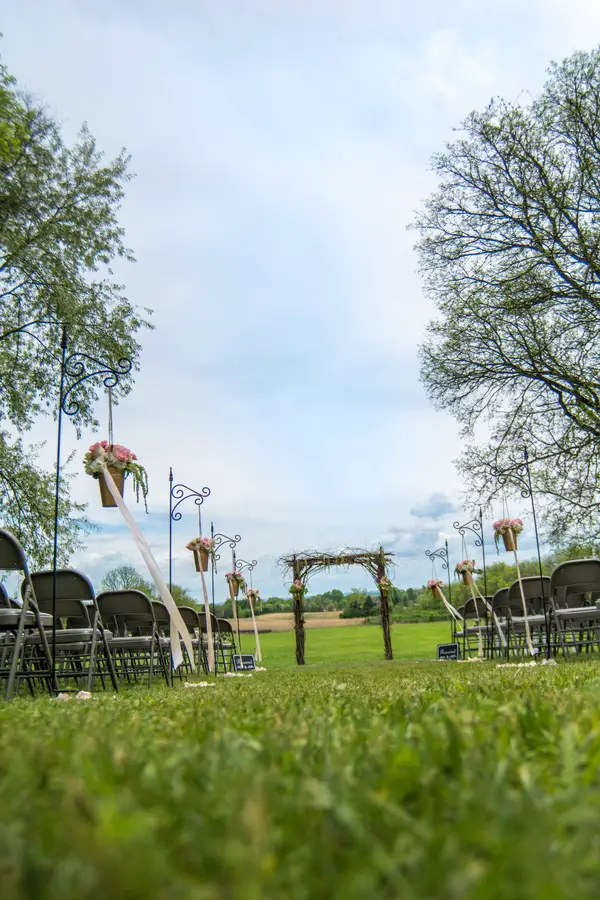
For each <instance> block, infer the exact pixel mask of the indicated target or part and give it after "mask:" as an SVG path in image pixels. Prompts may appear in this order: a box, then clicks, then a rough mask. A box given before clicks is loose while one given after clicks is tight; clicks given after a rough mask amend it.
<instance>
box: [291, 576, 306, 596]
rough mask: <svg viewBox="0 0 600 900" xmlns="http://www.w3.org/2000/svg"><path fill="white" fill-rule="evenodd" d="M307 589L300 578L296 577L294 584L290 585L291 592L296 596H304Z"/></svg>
mask: <svg viewBox="0 0 600 900" xmlns="http://www.w3.org/2000/svg"><path fill="white" fill-rule="evenodd" d="M307 590H308V588H307V587H306V585H305V584H304V583H303V582H302V581H300V579H299V578H296V580H295V581H294V582H293V584H291V585H290V594H292V595H293V596H294V597H304V595H305V594H306V592H307Z"/></svg>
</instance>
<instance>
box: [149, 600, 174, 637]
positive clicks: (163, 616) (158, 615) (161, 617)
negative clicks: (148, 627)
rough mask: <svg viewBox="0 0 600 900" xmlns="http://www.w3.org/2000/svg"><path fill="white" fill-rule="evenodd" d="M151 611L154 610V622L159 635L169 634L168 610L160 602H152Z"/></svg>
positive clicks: (169, 620) (169, 619) (169, 618)
mask: <svg viewBox="0 0 600 900" xmlns="http://www.w3.org/2000/svg"><path fill="white" fill-rule="evenodd" d="M152 609H153V610H154V620H155V622H156V625H157V627H158V630H159V631H160V632H161V634H165V633H166V634H169V631H170V628H171V617H170V616H169V610H168V609H167V607H166V606H165V604H164V603H163V602H162V601H161V600H152Z"/></svg>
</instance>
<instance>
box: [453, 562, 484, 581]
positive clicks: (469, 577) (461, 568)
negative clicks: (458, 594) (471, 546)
mask: <svg viewBox="0 0 600 900" xmlns="http://www.w3.org/2000/svg"><path fill="white" fill-rule="evenodd" d="M454 572H455V574H456V575H461V576H462V580H463V584H473V583H474V579H473V575H474V574H475V572H477V573H478V572H479V569H476V568H475V560H474V559H463V560H461V562H459V563H456V566H455V568H454Z"/></svg>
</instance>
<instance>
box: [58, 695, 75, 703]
mask: <svg viewBox="0 0 600 900" xmlns="http://www.w3.org/2000/svg"><path fill="white" fill-rule="evenodd" d="M54 699H55V700H60V701H62V702H64V701H65V700H72V699H73V698H72V697H71V695H70V694H57V695H56V697H55V698H54Z"/></svg>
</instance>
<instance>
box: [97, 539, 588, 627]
mask: <svg viewBox="0 0 600 900" xmlns="http://www.w3.org/2000/svg"><path fill="white" fill-rule="evenodd" d="M586 557H597V558H600V546H595V545H592V544H589V545H585V544H573V545H571V546H570V547H568V549H566V550H561V551H555V552H553V553H550V554H548V555H546V556H544V557H543V558H542V573H543V574H544V575H549V574H550V573H551V572H552V570H553V569H554V568H555V567H556V566H557V565H558V564H559V563H561V562H564V561H565V560H567V559H582V558H586ZM506 558H507V559H509V558H510V557H508V555H507V557H506ZM519 566H520V569H521V575H522V576H523V577H527V576H530V575H537V574H538V573H539V564H538V561H537V559H525V560H522V561H520V563H519ZM438 574H439V573H438ZM443 576H444V577H445V579H446V581H447V573H446V572H444V573H443ZM516 578H517V570H516V566H515V565H514V563H513V564H512V565H511V564H510V563H508V562H505V561H504V560H497V561H495V562H493V563H491V564H488V566H487V571H486V577H485V581H484V577H483V574H480V575H478V576H477V580H478V584H479V589H480V590H481V592H482V593H484V587H485V588H486V592H487V595H488V596H492V595H493V594H494V593H495V592H496V591H497V590H499V589H500V588H503V587H508V586H509V585H510V584H512V583H513V581H515V580H516ZM131 589H137V590H140V591H143V592H144V593H145V594H147V595H148V596H149V597H151V598H153V599H157V597H156V591H155V588H154V585H153V584H151V583H150V582H149V581H147V580H146V579H145V578H144V576H143V575H141V574H140V572H138V571H137V569H135V568H134V567H133V566H119V567H118V568H116V569H112V570H111V571H110V572H108V574H107V575H106V576H105V577H104V578H103V579H102V590H105V591H106V590H131ZM445 592H446V595H447V596H448V599H450V597H449V594H450V591H448V588H447V586H446V589H445ZM171 593H172V595H173V599H174V600H175V602H176V603H177V604H178V605H179V606H193V607H196V608H198V609H200V608H201V606H202V604H201V602H200V600H199V599H197V598H196V597H194V595H193V594H192V593H191V591H189V590H187V588H184V587H181V585H178V584H174V585H173V587H172V591H171ZM451 595H452V598H451V599H452V604H453V606H455V607H460V606H462V605H463V604H464V603H465V601H466V600H468V599H469V598H470V596H471V592H470V589H469V588H468V587H467V586H466V585H464V584H463V583H462V581H459V580H458V579H456V578H455V577H454V576H452V577H451ZM391 601H392V618H393V621H394V622H432V621H436V620H439V619H447V618H448V613H447V611H446V609H445V607H444V605H443V604H442V602H441V600H437V599H436V598H435V597H433V595H432V593H431V591H430V590H428V588H427V587H426V586H425V585H422V586H421V587H409V588H397V587H393V588H392V591H391ZM304 608H305V611H306V612H309V613H319V612H339V615H340V618H342V619H366V620H367V621H368V622H370V623H373V624H375V623H378V622H379V594H378V593H376V592H375V591H366V590H363V589H361V588H352V590H351V591H350V592H349V593H347V594H344V592H343V591H340V590H338V589H334V590H331V591H326V592H325V593H323V594H313V595H311V596H307V597H305V598H304ZM292 610H293V600H292V598H291V597H269V598H268V599H267V600H261V601H259V602H258V603H257V605H256V609H255V613H256V615H257V616H262V615H266V614H267V613H290V614H291V613H292ZM215 614H216V615H217V616H218V617H220V618H224V619H231V618H232V617H233V609H232V605H231V600H230V599H227V600H225V601H224V602H222V603H216V604H215ZM238 614H239V616H240V618H249V617H250V606H249V603H248V600H247V599H245V598H243V597H240V598H239V600H238Z"/></svg>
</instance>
